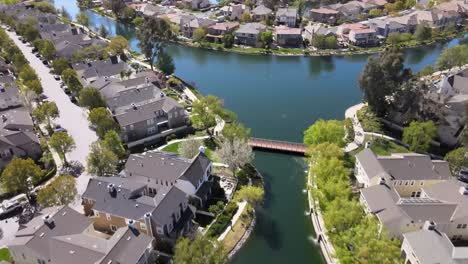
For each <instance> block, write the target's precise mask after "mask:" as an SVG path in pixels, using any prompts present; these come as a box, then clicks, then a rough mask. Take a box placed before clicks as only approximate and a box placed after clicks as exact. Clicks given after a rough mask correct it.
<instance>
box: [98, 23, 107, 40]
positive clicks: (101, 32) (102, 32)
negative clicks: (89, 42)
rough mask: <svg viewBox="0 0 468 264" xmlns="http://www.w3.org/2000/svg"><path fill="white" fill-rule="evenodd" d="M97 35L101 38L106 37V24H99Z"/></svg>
mask: <svg viewBox="0 0 468 264" xmlns="http://www.w3.org/2000/svg"><path fill="white" fill-rule="evenodd" d="M99 36H101V37H103V38H107V36H109V30H107V28H106V26H104V25H103V24H101V26H99Z"/></svg>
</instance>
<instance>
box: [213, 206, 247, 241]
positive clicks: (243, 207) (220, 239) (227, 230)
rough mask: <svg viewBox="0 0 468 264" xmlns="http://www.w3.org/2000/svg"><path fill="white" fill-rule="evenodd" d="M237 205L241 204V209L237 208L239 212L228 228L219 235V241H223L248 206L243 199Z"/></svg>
mask: <svg viewBox="0 0 468 264" xmlns="http://www.w3.org/2000/svg"><path fill="white" fill-rule="evenodd" d="M237 205H238V206H239V209H237V212H236V213H235V214H234V216H233V217H232V219H231V224H230V225H229V226H228V227H226V230H224V232H223V233H222V234H221V235H220V236H219V237H218V241H222V240H223V239H224V238H225V237H226V236H227V234H228V233H229V231H231V228H232V227H233V226H234V225H235V224H236V223H237V220H239V217H240V216H241V215H242V213H243V212H244V209H245V207H246V206H247V202H246V201H242V202H239V203H237Z"/></svg>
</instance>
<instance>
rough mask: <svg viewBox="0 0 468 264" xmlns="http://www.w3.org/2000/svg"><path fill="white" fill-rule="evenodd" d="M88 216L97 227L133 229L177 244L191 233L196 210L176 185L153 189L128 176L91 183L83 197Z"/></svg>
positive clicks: (104, 230) (107, 230)
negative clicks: (187, 233) (177, 240)
mask: <svg viewBox="0 0 468 264" xmlns="http://www.w3.org/2000/svg"><path fill="white" fill-rule="evenodd" d="M82 199H83V207H84V212H85V215H87V216H92V219H93V222H94V223H93V226H94V228H95V229H96V230H98V231H101V232H108V233H113V232H116V231H117V230H118V229H119V228H121V227H125V226H132V228H134V229H135V230H138V232H140V233H142V234H145V235H147V236H150V237H155V238H157V240H158V241H166V242H169V243H174V242H175V240H176V239H177V238H179V237H180V236H181V235H185V234H186V232H189V231H190V230H191V226H192V224H191V220H192V218H193V215H194V208H192V207H191V206H189V204H188V198H187V195H186V194H185V193H184V192H183V191H181V190H180V189H179V188H177V187H176V186H172V185H169V186H163V187H160V188H157V189H155V190H154V191H153V189H149V188H148V184H147V183H144V182H140V181H133V180H132V179H128V178H124V177H97V178H92V179H90V180H89V182H88V186H87V187H86V191H85V192H84V193H83V195H82Z"/></svg>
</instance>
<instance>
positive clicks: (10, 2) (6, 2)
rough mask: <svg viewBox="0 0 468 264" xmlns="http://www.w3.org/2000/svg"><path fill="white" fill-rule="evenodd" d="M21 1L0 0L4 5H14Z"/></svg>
mask: <svg viewBox="0 0 468 264" xmlns="http://www.w3.org/2000/svg"><path fill="white" fill-rule="evenodd" d="M17 3H19V0H0V4H2V5H14V4H17Z"/></svg>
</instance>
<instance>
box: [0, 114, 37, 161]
mask: <svg viewBox="0 0 468 264" xmlns="http://www.w3.org/2000/svg"><path fill="white" fill-rule="evenodd" d="M0 118H1V120H0V122H1V123H0V156H1V159H0V168H4V167H5V166H6V165H7V164H8V162H9V161H10V160H11V159H12V158H13V156H16V157H20V158H27V157H29V158H32V159H35V160H36V159H39V158H40V156H41V154H42V150H41V146H40V144H39V138H38V137H37V135H36V134H35V133H34V124H33V122H32V119H31V116H30V114H29V111H28V110H27V109H26V108H24V107H18V108H13V109H8V110H3V111H0Z"/></svg>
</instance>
